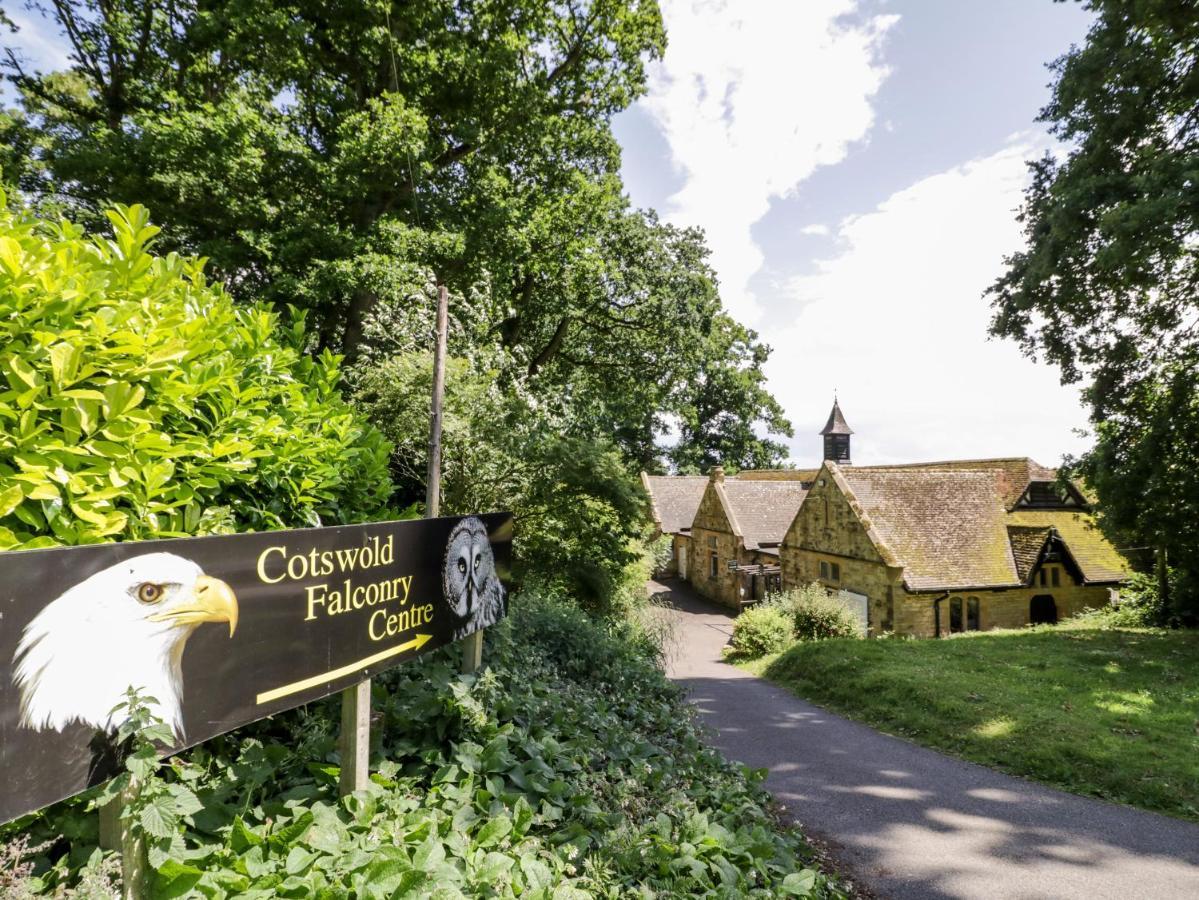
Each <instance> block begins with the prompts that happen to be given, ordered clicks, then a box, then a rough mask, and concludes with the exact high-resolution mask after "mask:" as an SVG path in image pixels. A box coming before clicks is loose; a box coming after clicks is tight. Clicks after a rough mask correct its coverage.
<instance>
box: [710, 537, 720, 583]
mask: <svg viewBox="0 0 1199 900" xmlns="http://www.w3.org/2000/svg"><path fill="white" fill-rule="evenodd" d="M712 540H716V539H715V538H712ZM719 574H720V560H719V559H718V558H717V556H716V551H715V550H712V551H709V553H708V577H709V578H715V577H716V576H717V575H719Z"/></svg>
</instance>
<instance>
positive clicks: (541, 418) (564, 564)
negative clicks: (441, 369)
mask: <svg viewBox="0 0 1199 900" xmlns="http://www.w3.org/2000/svg"><path fill="white" fill-rule="evenodd" d="M478 365H479V364H478V362H476V363H475V364H473V365H472V364H471V363H470V362H468V361H467V360H465V359H461V358H455V359H450V360H448V361H447V365H446V396H445V410H444V417H443V433H442V444H443V451H442V459H443V467H442V508H443V510H444V511H445V512H446V513H447V514H458V513H467V512H475V511H477V510H480V509H509V510H511V511H512V512H513V513H514V515H515V517H516V545H515V558H516V565H517V570H516V575H517V577H518V578H519V579H521V580H528V581H535V582H536V583H538V584H540V585H541V586H542V587H544V588H547V589H551V590H554V591H557V592H560V593H562V594H563V595H566V596H572V597H574V598H576V599H577V600H578V602H580V603H581V604H582V605H583V606H584V607H585V608H586V609H588V610H590V611H592V612H595V613H599V614H612V613H615V612H616V611H617V610H618V609H623V608H627V606H628V605H629V604H628V603H627V599H628V598H627V597H626V596H624V595H625V594H627V592H628V591H629V590H633V591H637V592H641V593H642V594H643V585H644V581H645V577H646V576H647V575H648V572H644V571H642V569H641V567H640V561H641V555H642V548H641V544H640V540H641V538H642V536H643V531H644V528H645V525H644V523H643V517H644V502H645V498H644V495H643V492H642V490H641V487H640V484H639V483H638V482H637V480H636V479H635V478H634V476H633V474H632V473H631V472H629V470H628V468H627V467H626V465H625V463H624V461H623V460H622V458H621V455H620V453H619V451H618V450H617V448H616V447H614V446H613V444H612V443H611V441H610V440H605V439H603V438H601V437H598V436H597V437H594V438H589V439H584V438H582V437H576V436H574V435H569V434H563V433H562V429H561V427H560V423H561V421H562V419H561V418H560V417H559V416H556V415H555V414H554V413H553V411H552V410H549V411H547V410H546V409H545V408H544V407H543V406H541V405H540V404H538V403H535V402H533V401H532V400H531V399H530V398H529V397H528V396H527V394H525V393H523V392H519V391H505V390H503V389H501V388H500V387H499V386H498V385H497V384H496V373H495V371H494V370H483V371H478V370H477V367H478ZM431 389H432V360H431V358H430V357H429V356H428V355H427V354H423V353H397V354H395V355H391V356H384V357H383V358H382V359H381V360H380V361H377V362H376V361H373V360H372V361H370V362H369V364H367V365H363V366H361V367H359V369H358V370H357V372H356V375H355V391H354V399H355V402H356V403H357V405H358V406H359V408H361V409H362V410H363V411H364V412H365V413H366V415H367V416H368V417H369V418H370V419H371V421H373V422H374V423H376V424H377V426H378V427H379V429H380V430H381V431H382V432H383V433H384V434H385V435H386V436H387V437H388V438H390V439H391V440H392V441H393V442H394V444H395V447H396V451H395V453H394V455H393V456H392V472H393V476H394V479H395V482H396V486H397V497H398V498H400V500H401V502H407V503H422V502H423V499H424V496H425V484H426V481H425V479H426V471H427V465H428V440H427V434H428V417H429V409H428V397H429V396H430V391H431ZM630 567H632V570H631V568H630Z"/></svg>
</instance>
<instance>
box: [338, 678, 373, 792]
mask: <svg viewBox="0 0 1199 900" xmlns="http://www.w3.org/2000/svg"><path fill="white" fill-rule="evenodd" d="M337 750H338V756H340V757H341V778H340V779H339V781H338V789H339V790H340V792H341V795H342V796H343V797H344V796H345V795H346V794H352V793H354V791H360V790H362V789H363V788H365V787H366V782H367V779H368V778H369V776H370V753H371V680H370V679H369V678H365V679H363V680H362V681H360V682H358V683H357V684H355V685H353V686H352V687H348V688H346V689H345V690H344V691H342V692H341V733H340V734H339V735H338V737H337Z"/></svg>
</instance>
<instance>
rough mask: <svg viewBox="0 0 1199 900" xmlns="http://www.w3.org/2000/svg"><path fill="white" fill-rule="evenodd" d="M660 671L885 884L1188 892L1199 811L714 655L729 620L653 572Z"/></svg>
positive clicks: (1089, 894)
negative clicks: (1014, 768) (662, 639)
mask: <svg viewBox="0 0 1199 900" xmlns="http://www.w3.org/2000/svg"><path fill="white" fill-rule="evenodd" d="M651 590H652V591H654V592H655V593H659V594H665V595H667V596H668V598H669V600H670V603H671V607H672V608H671V609H670V610H669V611H668V613H667V614H668V615H669V616H670V617H671V619H673V620H674V622H675V625H676V630H675V635H674V640H673V647H672V649H671V653H670V656H671V659H670V663H669V675H670V677H671V678H672V679H673V680H675V681H677V682H679V683H680V684H683V685H685V686H686V687H687V688H688V689H689V691H690V695H691V701H692V703H694V704H695V705H696V706H697V707H698V708H699V710H700V712H701V713H702V715H703V717H704V719H705V720H706V721H707V723H708V725H709V726H710V727H711V729H712V730H713V732H714V739H713V743H715V744H716V746H718V747H719V748H720V749H721V750H723V751H724V752H725V754H726V755H727V756H729V757H730V758H732V759H736V760H740V761H741V762H743V763H745V764H747V765H749V766H753V767H755V768H767V769H769V770H770V776H769V778H768V779H767V782H766V786H767V787H768V788H769V789H770V790H771V792H772V793H773V794H774V796H775V797H776V798H777V799H778V800H779V801H780V802H781V803H783V804H784V805H785V806H786V807H787V810H788V813H789V814H790V815H793V816H794V818H795V820H796V821H797V822H799V823H801V824H803V825H804V827H805V828H806V829H807V830H808V831H809V832H810V833H812V834H815V835H818V836H819V837H821V838H822V839H824V840H825V841H826V842H827V843H829V844H830V845H831V846H832V848H833V850H834V852H836V853H837V854H838V855H839V856H840V858H841V859H842V861H843V862H844V863H845V865H846V866H847V867H848V869H849V870H850V871H851V872H852V874H853V875H854V876H856V877H857V878H858V879H859V880H861V881H862V882H864V883H865V884H867V885H869V886H870V887H871V889H873V890H874V891H876V892H877V893H878V894H880V895H882V896H884V897H896V898H944V897H968V898H987V900H994V898H1005V900H1006V898H1033V897H1036V898H1055V900H1058V898H1061V900H1065V898H1087V900H1100V898H1112V900H1130V898H1146V900H1169V898H1184V897H1185V898H1199V825H1193V824H1189V823H1186V822H1181V821H1178V820H1175V819H1170V818H1167V817H1165V816H1159V815H1155V814H1153V813H1148V812H1141V811H1139V810H1135V809H1130V808H1127V807H1122V806H1116V805H1114V804H1109V803H1103V802H1101V801H1097V800H1089V799H1086V798H1084V797H1076V796H1073V795H1071V794H1065V793H1062V792H1060V791H1055V790H1053V789H1051V788H1046V787H1042V786H1040V785H1036V784H1033V783H1031V782H1027V781H1023V780H1021V779H1019V778H1013V777H1010V776H1007V775H1004V774H1002V773H999V772H995V771H992V770H990V769H986V768H983V767H982V766H976V765H974V764H972V763H967V762H962V761H960V760H956V759H952V758H950V757H947V756H943V755H942V754H940V753H937V752H935V751H933V750H926V749H924V748H922V747H917V746H916V745H914V744H910V743H908V742H907V741H902V740H899V739H898V738H892V737H888V736H887V735H884V734H881V733H879V732H877V731H875V730H873V729H871V728H867V727H866V726H864V725H859V724H857V723H854V722H851V721H849V720H847V719H844V718H842V717H840V716H837V715H833V714H832V713H829V712H826V711H825V710H823V709H821V708H820V707H817V706H813V705H812V704H810V703H806V702H804V701H803V700H800V699H798V698H796V697H795V696H794V695H793V694H790V693H788V692H787V691H784V690H783V689H781V688H778V687H775V686H774V685H772V684H770V683H768V682H766V681H763V680H761V679H759V678H755V677H753V676H752V675H749V674H747V673H745V672H743V671H741V670H740V669H737V668H735V667H733V666H730V665H727V664H726V663H724V662H722V661H721V658H720V649H721V647H723V646H724V645H725V643H726V642H727V641H728V637H729V634H730V633H731V631H732V620H731V619H730V618H729V617H728V616H727V615H726V614H725V613H723V612H721V611H720V610H719V609H718V608H717V607H714V606H711V605H708V604H706V603H705V602H704V601H702V600H700V599H698V598H697V597H696V596H695V595H694V594H693V593H692V592H691V590H690V588H689V587H688V586H687V585H685V584H680V583H676V582H670V583H669V584H654V583H651Z"/></svg>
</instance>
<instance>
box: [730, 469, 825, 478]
mask: <svg viewBox="0 0 1199 900" xmlns="http://www.w3.org/2000/svg"><path fill="white" fill-rule="evenodd" d="M819 471H820V470H819V469H742V470H741V471H740V472H738V473H737V474H736V475H734V476H730V477H733V478H737V479H739V480H741V481H815V480H816V474H817V473H818V472H819Z"/></svg>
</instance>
